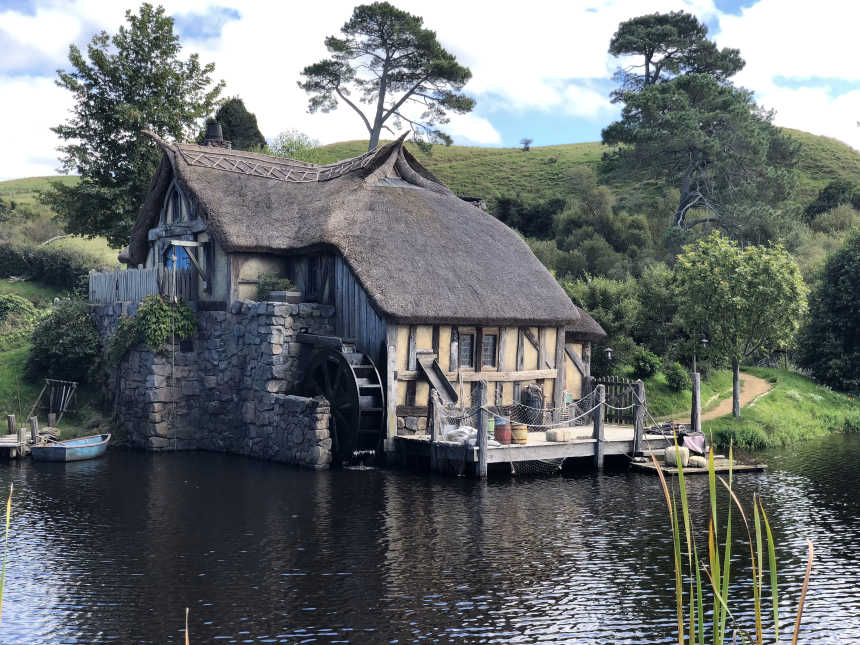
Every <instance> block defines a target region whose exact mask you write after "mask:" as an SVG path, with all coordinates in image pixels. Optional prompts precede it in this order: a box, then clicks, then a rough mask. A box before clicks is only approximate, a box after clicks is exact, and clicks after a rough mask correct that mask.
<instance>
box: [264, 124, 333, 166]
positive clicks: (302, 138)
mask: <svg viewBox="0 0 860 645" xmlns="http://www.w3.org/2000/svg"><path fill="white" fill-rule="evenodd" d="M319 145H320V142H319V141H317V140H316V139H311V138H310V137H309V136H308V135H306V134H305V133H304V132H299V131H298V130H295V129H294V130H284V131H283V132H281V133H280V134H278V135H277V136H275V137H274V138H273V139H271V140H270V141H269V143H268V145H267V149H266V151H267V152H268V153H269V154H272V155H275V156H276V157H286V158H288V159H295V160H297V161H305V162H308V163H320V161H321V159H322V157H321V155H320V152H319Z"/></svg>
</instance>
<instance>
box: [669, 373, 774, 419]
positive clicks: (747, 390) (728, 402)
mask: <svg viewBox="0 0 860 645" xmlns="http://www.w3.org/2000/svg"><path fill="white" fill-rule="evenodd" d="M772 389H773V385H771V384H770V383H768V382H767V381H765V380H764V379H763V378H759V377H758V376H753V375H752V374H747V373H746V372H741V407H742V408H743V407H745V406H747V405H749V404H750V403H752V402H753V401H754V400H755V399H757V398H758V397H760V396H761V395H762V394H767V393H768V392H770V391H771V390H772ZM706 404H707V402H706ZM731 413H732V397H729V398H727V399H723V400H722V401H720V403H719V405H717V407H715V408H713V409H712V410H708V411H707V412H703V413H702V421H710V420H711V419H716V418H717V417H722V416H725V415H727V414H731ZM689 418H690V415H689V414H686V415H679V416H678V417H676V420H678V421H683V420H684V419H687V420H689Z"/></svg>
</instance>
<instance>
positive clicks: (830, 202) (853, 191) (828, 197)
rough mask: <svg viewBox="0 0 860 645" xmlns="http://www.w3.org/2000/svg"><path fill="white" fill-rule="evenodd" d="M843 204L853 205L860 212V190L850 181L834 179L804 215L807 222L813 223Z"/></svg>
mask: <svg viewBox="0 0 860 645" xmlns="http://www.w3.org/2000/svg"><path fill="white" fill-rule="evenodd" d="M843 204H851V205H853V206H854V208H856V209H858V210H860V188H858V187H857V186H856V185H855V184H854V182H853V181H849V180H848V179H834V180H833V181H831V182H830V183H829V184H827V185H826V186H825V187H824V188H822V189H821V190H820V191H819V192H818V197H816V198H815V201H814V202H812V203H811V204H810V205H809V206H807V207H806V210H805V211H804V215H805V216H806V219H807V221H811V220H814V219H815V218H816V217H818V216H819V215H821V214H822V213H826V212H827V211H829V210H832V209H834V208H836V207H837V206H841V205H843Z"/></svg>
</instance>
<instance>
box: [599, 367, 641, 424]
mask: <svg viewBox="0 0 860 645" xmlns="http://www.w3.org/2000/svg"><path fill="white" fill-rule="evenodd" d="M592 382H593V385H603V386H604V387H605V388H606V422H607V423H617V424H620V425H632V424H633V418H634V412H633V401H634V400H635V398H634V396H633V386H634V384H635V381H633V380H631V379H629V378H622V377H620V376H599V377H596V378H592Z"/></svg>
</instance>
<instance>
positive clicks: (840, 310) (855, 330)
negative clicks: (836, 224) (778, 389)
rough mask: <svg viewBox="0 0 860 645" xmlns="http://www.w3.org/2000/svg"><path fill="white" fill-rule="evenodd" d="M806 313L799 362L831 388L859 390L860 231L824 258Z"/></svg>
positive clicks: (850, 390)
mask: <svg viewBox="0 0 860 645" xmlns="http://www.w3.org/2000/svg"><path fill="white" fill-rule="evenodd" d="M809 314H810V315H809V321H808V322H807V323H806V325H805V327H804V330H803V333H802V334H801V339H800V343H799V349H800V351H799V352H798V354H799V356H798V358H799V361H800V364H801V365H803V366H804V367H806V368H807V369H809V370H810V371H811V372H812V374H813V376H815V378H817V379H818V380H819V381H821V382H823V383H826V384H827V385H829V386H831V387H833V388H836V389H839V390H844V391H849V392H860V231H855V232H854V233H853V234H852V235H850V236H849V237H848V239H847V240H846V242H845V244H844V245H843V247H842V248H841V249H839V250H838V251H836V253H834V254H833V255H832V256H830V257H829V258H828V259H827V262H826V263H825V265H824V271H823V272H822V274H821V279H820V280H819V282H818V284H817V286H816V287H815V289H814V290H813V292H812V295H811V296H810V297H809Z"/></svg>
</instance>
